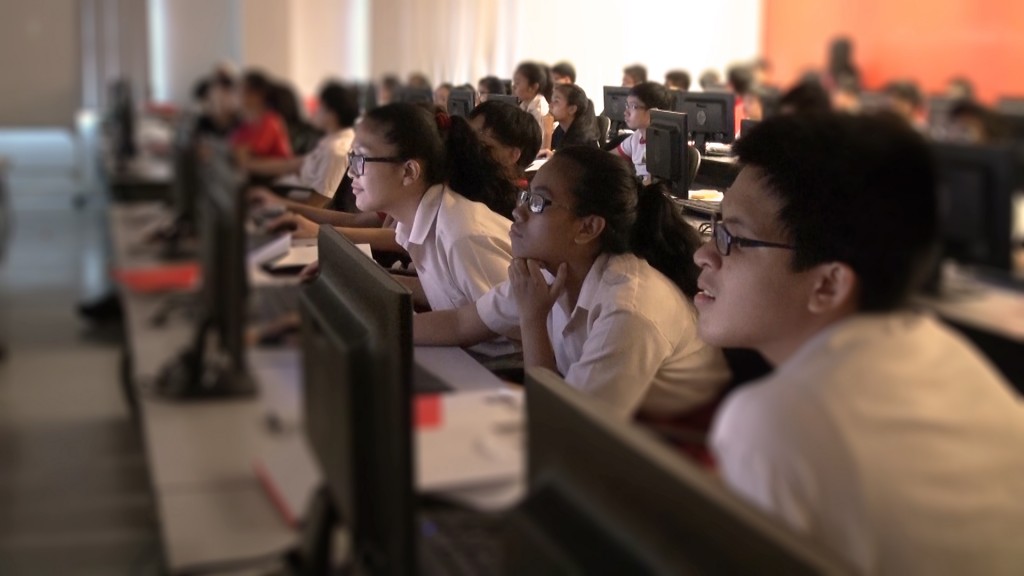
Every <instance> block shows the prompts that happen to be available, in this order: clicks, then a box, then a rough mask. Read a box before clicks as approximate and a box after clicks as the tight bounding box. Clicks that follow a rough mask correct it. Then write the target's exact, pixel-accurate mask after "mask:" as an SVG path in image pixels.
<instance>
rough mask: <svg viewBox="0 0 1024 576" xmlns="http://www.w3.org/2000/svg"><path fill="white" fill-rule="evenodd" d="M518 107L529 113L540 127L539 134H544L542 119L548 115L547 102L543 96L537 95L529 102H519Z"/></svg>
mask: <svg viewBox="0 0 1024 576" xmlns="http://www.w3.org/2000/svg"><path fill="white" fill-rule="evenodd" d="M519 107H520V108H522V109H523V110H526V111H527V112H529V113H530V116H533V119H534V120H536V121H537V124H538V125H539V126H540V133H541V134H544V117H545V116H547V115H548V101H547V99H546V98H544V96H543V95H541V94H537V95H536V96H534V97H533V100H530V101H529V102H520V103H519Z"/></svg>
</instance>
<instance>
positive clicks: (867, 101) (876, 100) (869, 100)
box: [858, 90, 889, 112]
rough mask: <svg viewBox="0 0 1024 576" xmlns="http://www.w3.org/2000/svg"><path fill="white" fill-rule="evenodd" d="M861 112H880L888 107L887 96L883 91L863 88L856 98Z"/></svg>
mask: <svg viewBox="0 0 1024 576" xmlns="http://www.w3.org/2000/svg"><path fill="white" fill-rule="evenodd" d="M858 101H859V103H860V110H861V112H881V111H882V110H888V109H889V97H888V96H887V95H886V94H885V92H872V91H869V90H863V91H861V93H860V96H859V98H858Z"/></svg>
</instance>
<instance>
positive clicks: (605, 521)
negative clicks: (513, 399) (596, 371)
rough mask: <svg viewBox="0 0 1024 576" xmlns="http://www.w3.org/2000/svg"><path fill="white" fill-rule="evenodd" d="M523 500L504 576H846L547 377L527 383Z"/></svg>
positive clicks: (635, 430)
mask: <svg viewBox="0 0 1024 576" xmlns="http://www.w3.org/2000/svg"><path fill="white" fill-rule="evenodd" d="M526 390H527V394H526V403H527V412H526V413H527V416H528V434H527V438H528V440H527V444H528V456H527V468H528V471H527V482H528V495H527V497H526V498H525V499H524V501H523V502H522V503H521V504H520V505H519V506H517V507H516V508H515V510H513V511H512V512H511V514H510V517H509V523H508V525H507V528H506V533H507V536H506V538H507V541H506V549H505V550H506V554H505V558H506V562H507V563H508V566H507V569H506V571H505V573H507V574H630V575H643V574H818V575H820V574H848V573H852V572H851V571H849V570H848V569H847V568H846V567H845V566H843V565H842V564H840V563H839V562H838V561H836V560H835V559H834V558H832V557H831V556H830V555H829V554H828V553H827V552H825V551H823V550H820V549H818V548H817V547H815V546H813V545H812V544H811V543H810V542H809V541H807V540H806V539H804V538H802V537H800V536H798V535H796V534H794V533H792V532H790V531H789V530H788V529H786V528H785V527H783V526H780V525H779V524H777V523H776V522H775V521H773V520H772V519H770V518H768V517H767V516H765V515H763V514H761V513H759V512H758V511H756V510H755V509H753V508H752V507H750V506H748V505H746V504H745V503H744V502H742V501H740V500H739V499H738V498H736V497H735V496H733V495H732V494H730V493H729V492H728V491H727V489H726V488H725V487H724V486H722V485H721V483H720V482H719V481H717V480H715V479H714V478H713V477H711V476H710V475H709V474H708V473H706V472H704V471H702V470H700V469H698V468H697V467H696V466H695V465H693V464H691V463H690V462H689V461H687V460H685V458H684V457H683V456H682V455H680V454H679V453H678V452H676V451H675V450H673V449H672V448H670V447H669V446H668V445H667V444H665V443H663V442H662V441H661V440H660V439H658V438H656V437H655V436H653V435H652V434H650V433H649V432H648V431H646V430H643V429H641V428H639V427H638V426H637V425H636V424H633V423H631V422H624V421H621V420H620V419H619V418H618V417H616V416H614V415H612V414H611V413H610V412H609V411H606V410H603V409H602V407H601V406H599V405H597V403H596V402H595V401H594V400H592V399H589V398H587V397H585V396H583V395H582V394H581V393H580V392H578V391H576V390H575V389H573V388H572V387H570V386H569V385H568V384H566V383H565V381H564V380H562V379H561V378H560V377H558V376H557V375H556V374H554V373H553V372H550V371H548V370H544V369H530V370H528V371H527V376H526Z"/></svg>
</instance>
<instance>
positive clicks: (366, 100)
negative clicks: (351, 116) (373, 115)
mask: <svg viewBox="0 0 1024 576" xmlns="http://www.w3.org/2000/svg"><path fill="white" fill-rule="evenodd" d="M356 91H357V92H358V93H359V112H360V113H361V114H366V113H367V112H369V111H370V110H373V109H374V108H376V107H377V87H376V86H374V85H373V84H370V83H366V84H357V85H356Z"/></svg>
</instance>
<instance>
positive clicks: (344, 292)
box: [299, 226, 416, 574]
mask: <svg viewBox="0 0 1024 576" xmlns="http://www.w3.org/2000/svg"><path fill="white" fill-rule="evenodd" d="M319 258H320V274H319V276H318V278H317V279H316V280H315V281H313V282H312V283H311V284H310V285H309V286H307V287H305V288H304V289H303V291H302V293H301V296H300V298H299V302H300V305H299V308H300V314H301V317H302V328H301V335H302V349H303V373H304V379H305V385H304V395H305V398H304V406H305V427H306V436H307V440H308V442H309V445H310V447H311V448H312V452H313V454H314V456H315V458H316V460H317V462H318V463H319V465H320V468H321V470H322V472H323V477H324V479H325V483H326V486H325V489H323V490H321V491H320V492H318V494H317V496H316V498H315V499H314V504H313V507H312V509H311V510H310V511H309V514H308V516H307V518H308V520H307V522H308V524H309V525H308V526H307V529H308V532H307V537H306V538H305V541H306V542H307V547H306V548H307V550H306V551H304V552H305V553H304V559H303V562H304V564H305V566H304V567H303V568H304V570H303V572H302V573H304V574H306V573H308V574H327V573H329V570H328V569H327V566H328V564H329V562H330V558H331V552H330V545H329V542H330V536H331V534H332V528H333V525H334V524H335V523H336V522H337V521H338V520H339V519H340V521H341V523H343V524H344V525H345V526H346V528H347V529H348V534H349V536H350V538H351V546H350V548H349V549H350V550H351V554H350V558H351V560H352V564H353V566H352V570H351V571H350V573H353V574H414V573H415V572H414V570H415V565H416V554H415V544H416V537H415V536H416V535H415V527H414V526H415V525H414V524H413V523H412V522H411V521H410V519H411V518H413V516H414V514H415V502H414V499H413V498H414V493H413V462H414V459H413V444H412V406H411V403H412V392H411V386H412V385H411V380H412V368H411V366H412V354H413V348H412V296H411V294H410V293H409V291H408V290H406V289H405V288H403V287H402V286H401V285H400V284H399V283H398V282H396V281H395V280H394V278H392V277H391V276H390V275H389V274H388V273H387V272H386V271H384V270H383V269H382V268H381V267H380V266H378V265H377V264H376V263H375V262H374V261H373V260H371V259H370V258H369V257H368V256H366V255H365V254H364V253H363V252H362V251H360V250H359V249H358V248H356V247H355V246H354V245H353V244H352V243H351V242H349V241H348V240H347V239H346V238H344V237H343V236H342V235H341V234H340V233H338V232H337V231H335V230H334V229H333V228H331V227H330V226H323V227H321V229H320V235H319Z"/></svg>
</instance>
